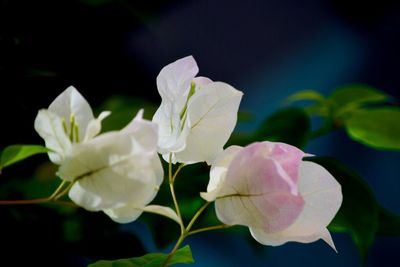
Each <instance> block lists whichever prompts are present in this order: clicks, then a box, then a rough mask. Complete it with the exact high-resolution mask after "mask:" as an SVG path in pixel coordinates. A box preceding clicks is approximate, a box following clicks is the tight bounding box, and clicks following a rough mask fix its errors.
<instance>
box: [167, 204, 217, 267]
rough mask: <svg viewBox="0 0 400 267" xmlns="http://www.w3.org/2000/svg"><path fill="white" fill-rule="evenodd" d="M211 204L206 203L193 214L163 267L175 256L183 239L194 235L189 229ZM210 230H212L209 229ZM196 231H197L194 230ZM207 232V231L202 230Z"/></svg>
mask: <svg viewBox="0 0 400 267" xmlns="http://www.w3.org/2000/svg"><path fill="white" fill-rule="evenodd" d="M210 204H211V202H206V203H205V204H204V205H203V206H202V207H201V208H200V209H198V211H197V212H196V213H195V215H194V216H193V218H192V220H190V222H189V224H188V226H187V227H186V228H184V229H183V231H182V232H181V235H180V237H179V239H178V241H177V242H176V244H175V246H174V248H173V249H172V250H171V252H170V253H169V255H168V257H167V259H166V260H165V262H164V264H163V267H166V266H168V262H169V261H170V260H171V258H172V257H173V256H174V255H175V253H176V251H177V250H178V248H179V246H180V245H181V244H182V242H183V240H185V238H186V237H187V236H188V235H190V234H194V233H193V232H194V231H193V232H192V233H191V232H190V229H191V228H192V226H193V225H194V223H195V222H196V221H197V219H198V218H199V217H200V215H201V214H202V213H203V211H204V210H205V209H206V208H207V207H208V206H209V205H210ZM210 230H212V229H210ZM195 231H197V230H195ZM204 231H207V230H204Z"/></svg>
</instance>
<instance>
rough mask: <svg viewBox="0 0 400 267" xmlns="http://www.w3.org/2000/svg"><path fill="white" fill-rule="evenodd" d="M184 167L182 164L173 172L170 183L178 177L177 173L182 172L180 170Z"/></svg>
mask: <svg viewBox="0 0 400 267" xmlns="http://www.w3.org/2000/svg"><path fill="white" fill-rule="evenodd" d="M183 167H185V164H184V163H182V164H181V165H179V167H178V169H177V170H176V171H175V173H174V176H172V183H174V182H175V179H176V177H177V176H178V173H179V172H180V171H181V170H182V168H183Z"/></svg>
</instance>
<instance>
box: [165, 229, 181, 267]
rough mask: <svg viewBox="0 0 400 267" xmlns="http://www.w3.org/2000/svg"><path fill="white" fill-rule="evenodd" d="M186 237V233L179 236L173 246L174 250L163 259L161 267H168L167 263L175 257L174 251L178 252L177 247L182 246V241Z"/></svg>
mask: <svg viewBox="0 0 400 267" xmlns="http://www.w3.org/2000/svg"><path fill="white" fill-rule="evenodd" d="M186 236H187V234H186V233H183V234H181V236H180V237H179V239H178V241H176V244H175V246H174V248H173V249H172V250H171V252H170V253H169V255H168V257H167V258H166V259H165V261H164V263H163V265H162V267H167V266H168V263H169V261H170V260H171V259H172V257H173V256H174V255H175V253H176V251H177V250H178V248H179V246H180V245H181V244H182V242H183V240H185V238H186Z"/></svg>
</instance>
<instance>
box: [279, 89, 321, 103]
mask: <svg viewBox="0 0 400 267" xmlns="http://www.w3.org/2000/svg"><path fill="white" fill-rule="evenodd" d="M303 100H311V101H317V102H320V101H323V100H325V97H324V96H323V95H321V94H320V93H319V92H317V91H314V90H304V91H300V92H297V93H295V94H293V95H290V96H289V97H288V98H286V102H289V103H291V102H296V101H303Z"/></svg>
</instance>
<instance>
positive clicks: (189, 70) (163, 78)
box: [157, 56, 199, 106]
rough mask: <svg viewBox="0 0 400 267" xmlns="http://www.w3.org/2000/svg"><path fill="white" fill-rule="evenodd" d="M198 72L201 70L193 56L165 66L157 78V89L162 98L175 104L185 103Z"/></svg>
mask: <svg viewBox="0 0 400 267" xmlns="http://www.w3.org/2000/svg"><path fill="white" fill-rule="evenodd" d="M198 72H199V68H198V67H197V63H196V61H195V60H194V58H193V57H192V56H187V57H184V58H181V59H178V60H177V61H175V62H173V63H171V64H169V65H167V66H165V67H164V68H163V69H162V70H161V71H160V74H159V75H158V76H157V88H158V92H159V93H160V95H161V98H162V99H163V100H164V99H168V100H170V101H173V102H182V101H185V100H186V96H187V91H188V89H189V87H190V83H191V82H192V80H193V78H194V77H195V76H196V74H197V73H198ZM180 104H182V103H180ZM178 106H179V105H178Z"/></svg>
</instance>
